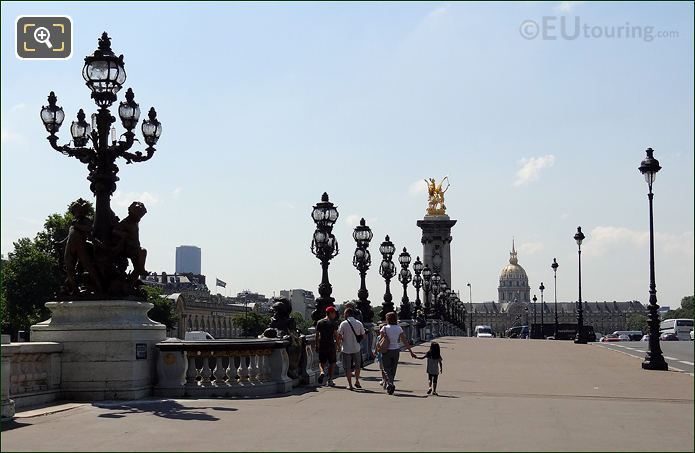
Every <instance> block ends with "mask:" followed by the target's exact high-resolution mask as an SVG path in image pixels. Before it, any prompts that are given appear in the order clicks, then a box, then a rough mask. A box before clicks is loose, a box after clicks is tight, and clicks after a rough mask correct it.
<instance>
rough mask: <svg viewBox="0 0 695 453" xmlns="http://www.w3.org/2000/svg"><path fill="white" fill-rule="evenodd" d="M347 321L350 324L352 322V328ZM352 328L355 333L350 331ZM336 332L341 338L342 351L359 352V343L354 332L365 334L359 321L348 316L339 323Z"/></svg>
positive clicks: (348, 352) (347, 352)
mask: <svg viewBox="0 0 695 453" xmlns="http://www.w3.org/2000/svg"><path fill="white" fill-rule="evenodd" d="M348 321H350V324H352V328H350V324H348ZM352 329H355V333H352ZM338 333H339V334H340V336H341V338H342V346H343V347H342V350H343V352H344V353H346V354H355V353H356V352H360V344H359V343H358V342H357V338H355V334H357V335H364V334H365V331H364V326H363V325H362V323H361V322H359V321H358V320H356V319H355V318H353V317H352V316H350V317H349V318H348V319H346V320H345V321H343V322H341V323H340V326H339V327H338Z"/></svg>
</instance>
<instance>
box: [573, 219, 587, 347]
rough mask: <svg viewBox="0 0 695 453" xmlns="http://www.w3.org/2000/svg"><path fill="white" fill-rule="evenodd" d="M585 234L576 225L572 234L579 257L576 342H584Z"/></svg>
mask: <svg viewBox="0 0 695 453" xmlns="http://www.w3.org/2000/svg"><path fill="white" fill-rule="evenodd" d="M585 237H586V236H584V233H582V227H577V233H576V234H575V235H574V240H575V241H577V256H578V258H579V274H578V275H579V302H577V335H576V336H575V338H574V342H575V343H577V344H586V343H587V338H586V332H584V307H583V304H582V241H583V240H584V238H585Z"/></svg>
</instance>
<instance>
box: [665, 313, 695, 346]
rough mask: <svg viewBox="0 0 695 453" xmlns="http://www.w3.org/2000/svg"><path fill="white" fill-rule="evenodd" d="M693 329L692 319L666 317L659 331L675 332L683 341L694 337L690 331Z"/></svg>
mask: <svg viewBox="0 0 695 453" xmlns="http://www.w3.org/2000/svg"><path fill="white" fill-rule="evenodd" d="M692 331H693V320H692V319H687V318H685V319H665V320H663V321H661V324H660V325H659V333H674V334H676V335H677V336H678V339H679V340H681V341H687V340H688V339H690V338H692V337H691V336H690V332H692Z"/></svg>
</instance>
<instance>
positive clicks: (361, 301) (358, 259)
mask: <svg viewBox="0 0 695 453" xmlns="http://www.w3.org/2000/svg"><path fill="white" fill-rule="evenodd" d="M372 237H373V234H372V230H371V229H370V228H369V227H368V226H367V225H366V224H365V221H364V219H360V224H359V225H357V226H356V227H355V230H354V231H353V232H352V238H353V239H354V240H355V243H356V244H357V248H355V254H354V256H353V257H352V265H353V266H355V269H357V271H358V272H359V273H360V289H359V291H357V299H358V301H357V308H359V310H360V311H361V312H362V320H363V321H364V322H367V323H370V322H372V320H373V319H374V311H373V310H372V307H371V305H370V304H369V299H368V298H369V291H367V286H366V284H365V277H366V275H367V270H368V269H369V266H371V265H372V256H371V254H370V253H369V242H370V241H371V240H372Z"/></svg>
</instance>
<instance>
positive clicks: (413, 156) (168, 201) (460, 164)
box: [0, 2, 694, 307]
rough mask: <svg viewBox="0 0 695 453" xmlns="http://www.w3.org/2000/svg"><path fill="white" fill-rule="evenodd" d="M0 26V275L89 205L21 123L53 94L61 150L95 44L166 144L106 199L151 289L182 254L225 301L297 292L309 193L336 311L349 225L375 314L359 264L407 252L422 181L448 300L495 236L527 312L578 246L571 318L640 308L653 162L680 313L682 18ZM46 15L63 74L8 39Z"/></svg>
mask: <svg viewBox="0 0 695 453" xmlns="http://www.w3.org/2000/svg"><path fill="white" fill-rule="evenodd" d="M1 11H2V18H1V22H2V30H1V33H2V44H1V46H2V47H1V49H2V55H1V62H2V68H1V80H2V88H1V95H2V98H1V105H0V108H1V113H2V170H1V176H2V187H1V188H2V191H1V201H2V203H1V214H0V217H1V230H2V231H1V233H2V234H1V241H0V249H1V251H2V253H3V255H5V256H7V253H8V252H11V251H12V248H13V246H12V244H13V242H14V241H16V240H17V239H18V238H20V237H26V236H28V237H33V236H34V235H35V234H36V233H37V232H38V231H39V230H40V229H41V228H42V224H43V221H44V219H45V218H46V217H47V216H48V215H49V214H51V213H53V212H59V211H64V209H65V207H66V206H67V205H68V203H70V202H71V201H73V200H75V199H77V198H79V197H84V198H87V199H93V196H92V194H91V193H90V192H89V184H88V181H87V180H86V177H87V169H86V166H85V165H83V164H82V163H80V162H79V161H77V160H76V159H73V158H69V157H66V156H63V155H61V154H59V153H57V152H55V151H54V150H52V149H51V147H50V145H49V143H48V142H47V141H46V140H45V136H46V133H45V130H44V129H43V126H42V124H41V121H40V119H39V110H40V108H41V106H42V105H44V104H45V103H46V96H47V95H48V92H49V91H51V90H54V91H55V92H56V95H57V96H58V104H59V105H61V106H62V107H63V108H64V110H65V114H66V119H65V122H64V124H63V127H62V130H61V132H60V137H61V143H65V142H67V141H68V140H69V122H70V121H72V120H74V118H75V115H76V112H77V110H78V109H79V108H85V111H86V112H87V114H88V115H89V114H90V113H91V112H93V111H95V110H96V107H95V105H94V104H93V103H92V101H91V99H90V98H89V90H88V89H87V88H86V87H85V86H84V81H83V80H82V77H81V70H82V65H83V57H84V56H86V55H88V54H91V53H92V51H93V50H94V49H95V48H96V44H97V38H98V37H99V36H100V34H101V32H102V31H104V30H106V31H108V32H109V34H110V35H111V36H112V46H113V48H114V50H115V51H116V53H119V54H120V53H123V54H124V55H125V65H126V66H125V67H126V70H127V74H128V78H127V81H126V83H125V87H124V89H123V90H122V92H121V93H120V98H119V100H122V99H123V95H124V92H125V88H128V87H132V88H133V90H134V92H135V99H136V101H137V102H139V103H140V106H141V108H142V110H143V112H146V111H147V110H148V109H149V107H150V106H155V107H156V109H157V112H158V118H159V119H160V121H161V122H162V124H163V134H162V137H161V139H160V141H159V143H158V146H157V152H156V154H155V155H154V157H153V158H152V159H151V160H150V161H148V162H144V163H138V164H133V165H125V163H124V162H123V161H120V163H119V167H120V173H119V176H120V181H119V183H118V190H117V192H116V193H115V195H114V197H113V200H112V205H113V207H114V210H115V211H116V213H117V214H118V215H120V216H121V217H124V216H125V212H126V208H127V206H128V205H129V204H130V202H131V201H133V200H140V201H143V202H144V203H145V205H146V206H147V209H148V213H147V215H146V216H145V217H144V218H143V220H142V221H141V224H140V238H141V242H142V244H143V246H144V247H146V248H147V249H148V261H147V268H148V269H149V270H151V271H156V272H162V271H167V272H173V270H174V259H175V247H176V246H178V245H182V244H191V245H197V246H199V247H201V248H202V260H203V262H202V269H203V273H204V274H206V275H207V277H208V279H209V281H212V282H214V279H215V278H219V279H221V280H224V281H226V282H227V283H228V285H227V289H226V292H227V293H228V294H230V295H231V294H235V293H236V292H238V291H241V290H244V289H250V290H252V291H258V292H261V293H264V294H266V295H267V296H272V295H273V293H276V294H278V295H279V291H280V290H282V289H289V288H304V289H309V290H312V291H314V292H315V293H316V288H317V285H318V283H319V282H320V278H321V269H320V265H319V261H318V260H317V259H316V258H315V257H314V256H313V255H312V254H311V252H310V240H311V237H312V232H313V230H314V225H313V222H312V220H311V218H310V212H311V208H312V206H313V205H314V204H315V203H316V202H317V201H319V199H320V197H321V194H322V193H323V192H324V191H326V192H328V194H329V195H330V198H331V201H333V202H334V203H336V205H337V206H338V211H339V213H340V217H339V219H338V221H337V223H336V226H335V229H334V233H335V235H336V237H337V239H338V242H339V246H340V254H339V255H338V256H337V257H336V258H334V259H333V261H332V262H331V265H330V279H331V282H332V284H333V295H334V297H335V298H336V300H337V301H338V302H342V301H344V300H348V299H353V298H356V294H357V290H358V287H359V278H358V274H357V271H356V270H355V269H354V268H353V267H352V253H353V251H354V247H355V244H354V241H353V239H352V236H351V232H352V229H353V228H354V226H355V225H357V223H358V222H359V219H360V217H364V218H365V219H366V221H367V224H368V225H369V226H370V227H371V228H372V230H373V232H374V240H373V241H372V246H371V249H370V250H371V253H372V257H373V266H372V269H371V270H370V271H369V273H368V275H367V287H368V289H369V291H370V299H371V301H372V304H379V303H381V300H382V297H383V292H384V282H383V279H381V277H380V276H379V274H378V261H379V257H378V245H379V243H380V242H381V241H382V240H383V238H384V236H385V235H386V234H388V235H390V237H391V240H392V241H393V242H394V243H395V245H396V247H397V248H398V249H401V248H402V247H407V248H408V250H409V251H410V252H411V253H412V254H413V257H415V256H416V255H419V254H421V253H422V245H421V243H420V238H421V231H420V230H419V228H418V227H417V226H416V221H417V220H418V219H420V218H422V217H423V216H424V214H425V208H426V202H427V200H426V198H427V194H426V192H425V189H424V183H423V182H422V180H423V179H424V178H428V177H434V178H437V179H438V180H439V179H441V178H442V177H444V176H445V175H448V176H449V179H450V181H451V188H450V189H449V191H448V192H447V193H446V205H447V208H448V209H447V213H448V214H449V215H450V216H451V217H452V218H453V219H456V220H457V221H458V223H457V224H456V225H455V226H454V228H453V229H452V237H453V242H452V243H451V254H452V286H453V288H454V289H457V290H459V291H461V298H462V299H464V300H467V299H468V294H466V293H467V287H466V284H467V283H468V282H470V283H471V293H472V298H473V301H474V302H480V301H491V300H497V285H498V279H499V274H500V270H501V269H502V267H504V266H505V265H506V264H507V263H508V260H509V251H510V248H511V245H512V238H514V239H515V241H516V247H517V250H518V252H519V264H521V265H522V266H523V267H524V268H525V269H526V271H527V273H528V276H529V282H530V285H531V288H532V294H534V293H535V294H538V295H539V296H540V294H539V292H538V291H537V290H536V288H538V286H539V285H540V283H541V282H544V283H545V286H546V287H547V288H548V290H546V291H547V292H548V293H549V294H546V296H550V294H552V290H553V284H552V279H553V275H552V269H551V268H550V265H551V263H552V261H553V258H557V261H558V263H559V265H560V267H559V269H558V273H557V294H558V299H559V300H561V301H571V300H576V297H577V245H576V243H575V241H574V240H573V235H574V234H575V232H576V228H577V226H578V225H581V226H582V229H583V231H584V232H585V234H586V236H587V238H586V240H585V242H584V244H583V246H582V251H583V253H582V295H583V298H584V300H591V301H593V300H599V301H603V300H607V301H613V300H619V301H620V300H639V301H642V302H643V303H647V301H648V289H649V288H648V286H649V247H648V240H649V234H648V201H647V196H646V195H647V185H646V183H645V181H644V179H643V177H642V176H641V175H640V173H639V171H638V170H637V167H638V166H639V164H640V161H641V160H642V159H643V158H644V156H645V153H644V150H645V149H646V148H647V147H652V148H654V150H655V157H656V158H658V159H659V161H660V162H661V166H662V167H663V169H662V170H661V171H660V172H659V174H658V176H657V179H656V182H655V184H654V192H655V197H654V215H655V231H656V245H655V247H656V256H655V259H656V278H657V281H656V282H657V290H658V297H659V303H660V305H662V306H663V305H665V306H671V307H675V306H678V305H679V302H680V300H681V298H682V297H683V296H686V295H691V294H693V261H694V260H693V229H694V228H693V204H694V203H693V201H694V200H693V110H694V105H693V73H694V71H693V53H694V52H693V4H692V3H663V2H659V3H658V4H657V3H647V2H640V3H633V4H628V3H621V2H617V3H601V4H597V3H592V2H548V3H543V2H521V3H514V4H511V3H487V2H486V3H480V4H479V3H439V2H437V3H410V2H408V3H397V2H388V3H375V4H372V3H344V2H340V3H296V4H290V3H282V4H275V3H221V2H214V3H203V2H195V3H183V2H173V3H147V2H137V3H118V4H109V3H108V2H99V3H88V2H74V3H64V2H41V3H32V2H27V3H22V2H12V3H7V2H4V3H2V6H1ZM52 14H53V15H69V16H70V17H71V18H72V22H73V27H74V34H73V40H74V45H73V47H74V52H73V57H72V58H70V59H68V60H62V61H27V60H19V59H17V58H16V57H15V52H14V45H15V43H14V22H15V19H16V18H17V17H18V16H20V15H52ZM577 20H578V21H579V22H578V24H579V25H580V28H578V29H577V30H579V31H580V32H581V33H579V35H575V34H574V31H575V28H574V25H575V24H577V22H575V21H577ZM529 21H533V22H529ZM563 21H564V22H563ZM563 23H564V24H565V25H566V28H565V29H564V32H561V30H560V27H561V25H562V24H563ZM534 24H535V25H536V26H535V28H534ZM620 27H623V28H624V29H625V30H630V33H628V32H627V31H622V32H621V33H622V34H621V35H618V34H617V33H618V32H619V30H618V28H620ZM638 32H639V33H638ZM657 33H659V35H658V36H656V35H657ZM534 34H536V35H535V36H534ZM626 34H629V36H626ZM617 36H620V37H617ZM649 37H652V38H653V39H649ZM552 38H555V39H552ZM569 38H573V39H569ZM143 117H144V114H143ZM117 126H118V131H119V134H120V133H122V132H123V128H122V127H120V124H117ZM138 136H140V131H139V127H138ZM137 146H138V145H137V144H136V147H137ZM392 287H393V288H394V290H393V292H394V294H395V299H396V301H397V300H398V299H400V296H401V295H402V289H399V287H398V285H397V284H394V285H392ZM211 289H213V290H214V288H211ZM220 291H225V290H224V289H220ZM409 294H410V298H411V300H412V299H413V298H414V290H413V289H412V288H411V289H410V290H409ZM546 300H550V299H549V298H548V299H546Z"/></svg>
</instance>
